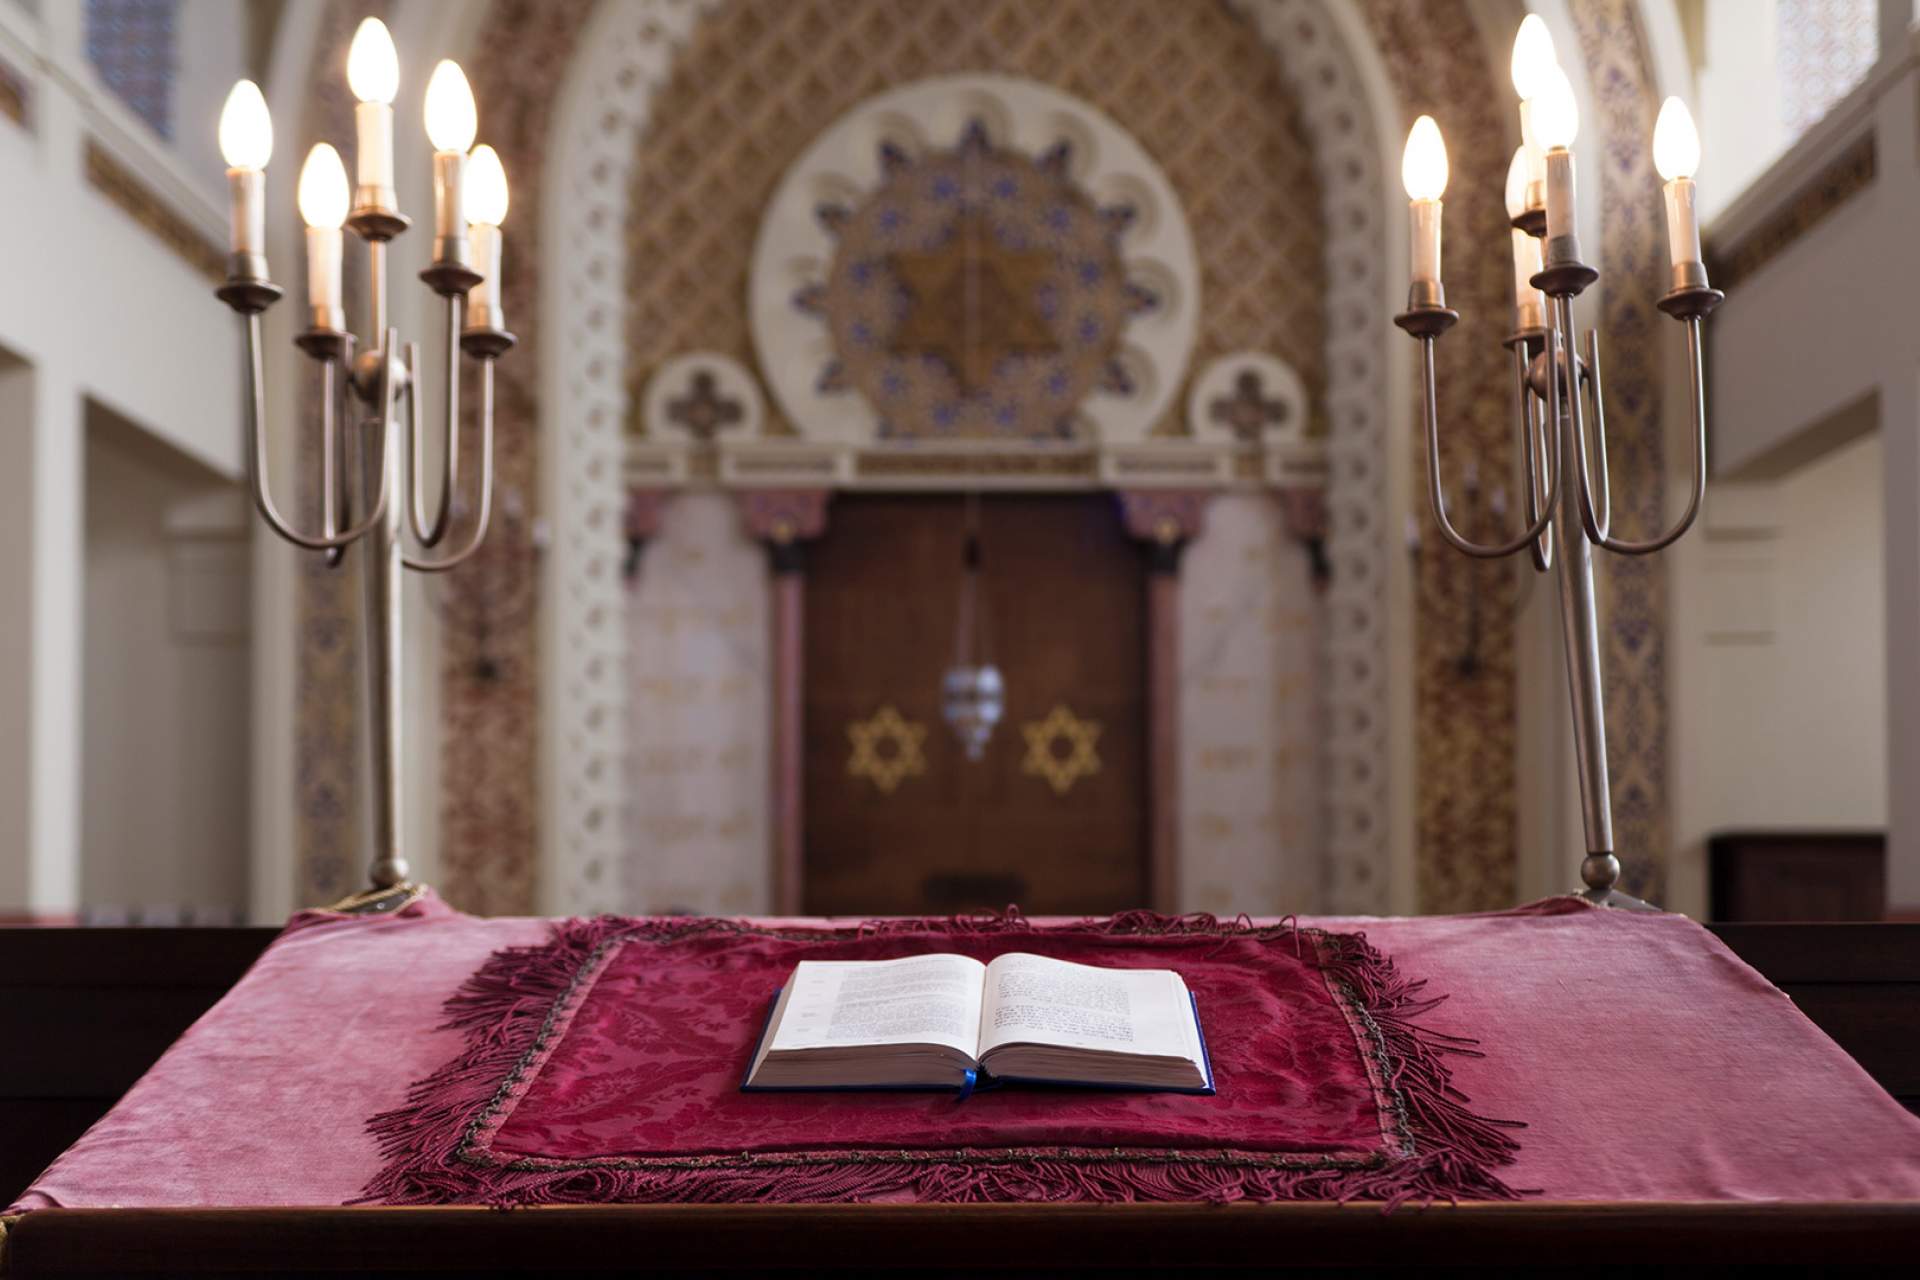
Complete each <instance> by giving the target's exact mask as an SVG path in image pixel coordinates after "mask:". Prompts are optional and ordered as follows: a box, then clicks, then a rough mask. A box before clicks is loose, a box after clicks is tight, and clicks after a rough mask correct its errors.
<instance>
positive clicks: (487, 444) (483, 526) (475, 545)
mask: <svg viewBox="0 0 1920 1280" xmlns="http://www.w3.org/2000/svg"><path fill="white" fill-rule="evenodd" d="M454 350H455V351H456V353H457V352H458V350H459V348H458V347H455V348H454ZM456 358H457V356H456ZM449 434H450V435H452V436H454V437H456V438H457V437H458V436H459V434H460V420H459V419H458V418H454V419H453V420H452V425H451V426H450V427H449ZM448 449H449V451H451V449H452V445H451V444H449V445H448ZM451 501H452V499H451V498H450V497H449V499H448V502H449V505H450V504H451ZM492 520H493V360H492V359H491V358H487V359H483V360H481V362H480V510H479V514H478V515H477V516H476V517H475V518H474V522H473V533H472V535H471V536H470V537H469V538H468V539H467V544H466V545H465V546H463V547H461V548H460V549H459V550H458V551H456V552H453V553H452V554H451V555H448V556H445V557H443V558H442V559H439V560H416V559H415V558H414V557H412V556H402V557H401V563H403V564H405V565H406V567H407V568H409V569H412V570H414V571H415V572H418V573H445V572H446V571H447V570H449V569H451V568H453V567H454V566H456V565H458V564H461V563H462V562H464V561H466V560H467V559H468V558H469V557H471V556H472V555H473V553H474V552H476V551H478V550H479V549H480V544H481V543H482V542H484V541H485V540H486V537H487V525H488V524H490V523H491V522H492ZM429 545H430V544H429Z"/></svg>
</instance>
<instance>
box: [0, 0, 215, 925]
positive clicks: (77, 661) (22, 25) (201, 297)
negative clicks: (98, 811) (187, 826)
mask: <svg viewBox="0 0 1920 1280" xmlns="http://www.w3.org/2000/svg"><path fill="white" fill-rule="evenodd" d="M205 2H207V3H211V0H205ZM229 12H230V13H231V14H232V15H234V20H235V21H238V15H240V14H241V13H242V12H243V10H242V8H241V6H240V4H239V3H238V0H231V7H230V10H229ZM84 16H85V6H84V5H82V4H78V3H61V4H50V5H46V6H44V7H43V8H42V9H41V10H40V12H39V13H38V14H37V15H36V14H35V13H34V12H32V11H30V10H25V9H22V8H20V7H19V6H16V5H12V4H0V58H3V59H5V61H6V62H7V64H8V66H9V68H10V69H11V71H12V72H13V73H14V74H15V75H16V76H18V77H19V79H20V80H21V81H22V83H23V84H24V85H25V88H26V91H27V97H28V99H29V111H28V115H27V124H26V125H24V126H22V125H20V124H17V123H15V122H14V121H12V120H10V119H4V118H0V182H4V188H5V191H6V198H5V199H4V200H0V243H4V244H6V245H8V246H11V247H12V249H13V250H14V251H13V252H11V253H9V255H8V258H7V264H8V276H7V286H6V288H5V289H0V349H5V350H7V351H9V352H11V353H12V358H13V361H14V363H16V364H17V365H18V366H19V367H18V368H17V369H15V370H13V371H11V372H9V373H7V374H6V375H5V377H4V379H3V380H4V382H5V384H6V385H5V388H4V389H0V407H3V408H4V411H5V413H6V415H7V418H8V421H7V422H6V423H5V426H4V430H5V436H6V440H7V442H8V444H9V445H10V446H11V449H10V452H9V455H8V456H9V457H10V458H11V459H12V460H13V466H12V467H11V468H10V470H11V471H12V472H13V474H12V476H11V478H10V480H9V482H8V483H9V485H10V486H11V487H13V488H14V489H15V490H16V491H15V492H13V493H10V494H7V495H5V496H6V497H8V498H9V499H10V503H9V506H10V510H9V515H8V520H9V521H10V522H12V523H13V525H14V528H13V529H11V530H10V532H12V533H13V534H14V536H13V537H12V538H11V539H10V540H9V542H8V543H7V545H8V547H9V559H10V560H12V561H13V563H12V564H11V565H10V566H9V568H8V570H7V571H6V572H7V577H6V579H5V580H4V585H5V586H6V587H7V588H8V596H7V598H6V603H7V608H8V610H9V612H11V614H12V615H13V620H12V621H10V622H9V624H8V626H7V627H6V629H5V630H6V636H5V640H4V643H0V660H3V661H5V662H6V663H7V670H5V671H4V672H0V689H6V690H11V691H15V692H17V691H18V690H19V689H21V688H23V687H24V689H25V691H26V693H25V706H24V707H19V706H14V705H11V704H12V703H14V702H16V701H18V699H16V698H14V697H13V694H12V693H7V694H0V698H4V699H6V701H0V708H4V709H5V710H6V711H7V712H8V714H9V718H8V721H7V723H6V724H5V726H4V728H5V731H6V736H8V737H9V738H11V739H13V740H14V743H13V744H10V746H9V748H8V749H7V750H5V751H0V770H4V773H5V776H4V778H0V800H4V801H7V802H8V809H9V813H10V814H11V815H12V816H13V826H15V827H16V828H19V830H17V831H9V832H8V838H7V840H6V843H5V844H4V845H0V915H8V914H19V913H26V914H31V915H34V916H38V917H42V918H59V917H61V916H64V915H67V914H70V913H71V912H73V911H74V909H75V908H76V907H77V906H78V905H79V901H80V888H81V874H80V861H81V859H80V847H81V834H80V825H81V823H80V816H81V806H82V774H81V716H82V710H81V707H82V695H81V690H82V682H81V656H82V652H83V648H84V641H83V630H84V612H83V598H84V594H85V589H84V578H85V574H84V558H83V548H84V518H85V517H84V512H85V507H86V500H85V499H86V494H85V483H84V470H85V457H84V455H85V447H84V446H85V430H84V426H83V415H82V405H83V404H85V403H93V404H96V405H99V406H104V407H107V408H110V409H113V410H115V411H116V412H118V413H120V414H121V415H122V416H124V417H126V418H127V419H129V420H132V421H137V422H138V423H139V424H140V426H141V428H142V429H143V430H145V431H147V432H149V433H151V434H152V435H154V436H156V437H158V438H160V439H162V440H165V441H167V442H169V443H170V444H171V445H172V446H173V447H174V448H176V449H178V450H179V451H180V452H181V453H183V454H185V455H186V456H187V457H190V458H192V459H195V460H196V461H198V462H199V463H200V464H201V465H203V466H205V467H207V468H210V469H212V470H213V471H216V472H219V473H221V474H225V475H232V474H234V473H236V472H237V470H238V466H239V457H240V455H239V448H238V445H239V418H238V408H239V397H240V391H239V387H240V381H239V379H240V363H239V360H238V358H237V354H238V349H237V342H236V331H235V328H234V322H233V319H232V317H231V316H230V315H229V314H227V313H226V311H225V309H224V308H222V307H220V306H219V305H218V304H217V303H216V302H214V301H213V300H212V298H211V297H210V296H209V294H210V291H211V283H210V282H209V281H208V279H207V278H206V277H205V276H204V275H203V274H201V272H200V271H199V270H197V269H195V268H194V267H193V266H192V265H190V264H189V263H188V262H187V261H186V260H184V259H183V258H182V257H180V256H179V255H178V254H177V253H176V252H174V251H173V250H172V249H171V248H169V247H168V246H167V245H166V244H165V243H164V242H163V241H162V240H161V239H160V238H159V237H157V236H156V235H155V234H154V233H153V232H152V231H149V230H148V229H147V228H146V227H145V226H143V225H141V224H140V223H139V222H137V221H136V220H135V219H134V218H133V217H132V216H130V215H129V214H128V213H127V212H126V211H125V210H123V209H121V208H119V207H118V206H116V205H115V204H114V203H112V202H111V201H109V200H108V199H107V198H106V197H105V196H104V195H102V194H101V192H99V191H98V190H97V189H95V187H94V186H93V184H92V182H91V181H90V180H89V178H88V177H87V170H86V155H87V151H88V148H89V146H98V147H99V148H101V149H102V150H104V151H105V152H106V153H107V154H109V155H110V156H112V157H113V159H114V160H115V162H116V163H117V164H118V165H119V166H120V167H121V168H123V169H125V170H126V171H127V172H129V173H131V174H133V175H135V177H136V178H137V180H138V182H139V184H140V185H141V186H142V187H143V188H144V189H145V191H146V193H147V195H148V196H149V197H150V198H151V200H152V201H153V202H154V204H155V205H156V206H157V207H159V208H163V209H165V210H166V211H167V212H168V213H169V214H171V215H172V216H173V217H175V218H177V219H179V220H180V221H181V222H183V223H184V224H186V225H187V226H189V227H191V228H194V229H195V230H196V231H198V232H199V233H200V234H201V235H202V236H203V237H204V238H205V239H207V240H208V241H209V242H210V243H211V244H214V245H216V246H218V245H224V243H225V240H226V234H227V232H226V219H225V215H224V211H223V204H222V202H223V199H224V195H223V187H224V183H223V180H222V177H221V174H220V172H219V171H217V170H215V171H211V172H196V171H194V170H193V169H192V168H191V167H190V166H189V165H188V164H187V163H184V162H183V161H182V159H181V157H180V155H179V154H177V153H175V152H174V151H172V150H171V149H170V148H168V147H166V146H165V145H164V144H162V143H161V142H160V141H159V140H158V139H157V138H156V137H155V136H154V134H153V132H152V131H151V130H150V129H148V128H147V127H146V125H145V123H144V122H142V121H140V120H138V119H137V118H136V117H134V116H133V115H132V113H131V112H130V111H128V110H127V109H126V108H125V106H124V105H123V104H121V103H120V102H119V101H118V100H117V99H115V98H114V97H113V95H112V94H111V93H109V92H107V91H106V90H105V89H104V88H103V87H102V86H101V85H100V84H99V82H98V80H97V78H96V77H95V76H94V74H93V71H92V67H91V65H90V64H89V63H88V61H87V59H86V53H85V47H84ZM205 70H206V73H207V74H213V71H212V70H211V69H205ZM235 70H236V71H237V70H238V69H237V68H236V69H235ZM222 78H224V79H231V77H222Z"/></svg>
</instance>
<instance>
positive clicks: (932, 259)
mask: <svg viewBox="0 0 1920 1280" xmlns="http://www.w3.org/2000/svg"><path fill="white" fill-rule="evenodd" d="M1073 154H1074V152H1073V148H1072V147H1071V145H1069V144H1068V143H1067V142H1065V141H1057V142H1054V143H1053V144H1051V145H1049V146H1047V147H1045V148H1044V149H1042V150H1041V151H1039V152H1038V153H1037V154H1029V153H1026V152H1022V151H1017V150H1014V149H1012V148H1009V147H1005V146H999V145H996V144H995V141H994V139H993V137H992V135H991V131H990V130H989V129H988V128H987V126H986V124H985V123H984V122H983V121H981V120H977V119H976V120H971V121H969V122H968V123H967V124H966V126H965V127H964V128H963V130H962V131H961V133H960V135H959V137H958V138H956V139H955V140H954V142H953V143H952V145H950V146H948V147H945V148H941V147H938V146H935V147H929V148H927V149H924V150H912V151H910V150H908V149H907V148H905V147H903V146H900V145H897V144H880V145H879V146H878V148H877V160H878V163H877V166H876V168H877V170H878V173H879V178H878V181H877V182H876V184H875V186H874V187H873V188H872V189H871V190H869V191H867V192H865V193H864V194H863V195H861V196H859V197H857V198H851V199H849V200H847V201H845V202H840V201H822V202H821V203H820V205H819V206H818V207H817V208H816V209H815V210H814V216H815V218H816V219H817V220H818V222H819V224H820V226H821V227H822V228H823V229H825V230H826V231H827V232H828V233H829V234H830V235H831V236H832V237H833V239H834V251H833V258H832V261H831V262H830V263H829V265H828V268H827V271H826V275H825V278H824V280H823V281H822V282H821V283H820V284H819V285H817V286H809V287H808V288H806V289H803V290H801V291H799V292H798V293H796V295H795V304H796V306H797V307H798V308H799V309H800V310H801V311H803V312H804V313H805V314H808V315H812V316H817V317H818V318H819V319H820V320H821V321H822V322H823V323H824V324H825V325H826V326H827V330H828V333H829V335H830V337H831V340H832V345H833V355H832V356H831V357H830V358H829V359H828V360H827V361H825V362H824V363H823V366H822V369H821V371H820V374H819V376H818V380H817V386H818V387H819V389H820V390H821V392H822V393H827V392H833V391H846V390H851V391H856V392H858V393H859V394H860V395H862V396H863V397H864V398H865V399H866V401H867V402H868V403H869V404H870V405H873V406H874V407H875V408H876V410H881V409H882V408H884V411H883V412H877V413H876V417H877V418H878V420H879V422H880V428H879V429H880V431H881V434H882V435H883V436H884V437H885V438H887V439H889V440H895V441H900V442H903V443H904V442H907V441H911V440H914V439H919V438H939V439H969V438H979V439H1023V438H1024V439H1045V440H1055V439H1061V438H1071V437H1072V435H1073V433H1074V432H1075V431H1077V430H1078V429H1079V425H1078V424H1079V423H1080V422H1082V421H1083V419H1082V417H1081V415H1080V414H1079V413H1078V409H1079V406H1080V405H1081V403H1082V402H1083V401H1085V400H1086V399H1087V397H1088V396H1090V395H1092V394H1094V393H1095V392H1100V393H1102V394H1130V393H1131V392H1132V385H1131V380H1129V379H1127V378H1126V377H1125V375H1124V370H1119V371H1116V370H1117V366H1116V364H1115V357H1116V355H1117V353H1118V351H1119V345H1120V342H1121V339H1122V337H1123V336H1124V334H1125V331H1126V327H1127V325H1128V324H1129V323H1130V322H1131V321H1132V319H1133V318H1134V317H1135V316H1136V315H1138V314H1140V313H1142V312H1143V311H1146V310H1150V309H1151V308H1152V307H1153V306H1154V305H1156V304H1157V299H1156V298H1155V296H1154V294H1153V292H1152V290H1150V289H1148V288H1146V287H1145V286H1143V285H1135V284H1133V283H1131V282H1130V281H1129V280H1128V279H1127V264H1126V262H1125V261H1124V259H1123V257H1122V255H1121V250H1120V233H1121V232H1122V231H1124V230H1125V228H1126V227H1127V226H1129V225H1130V224H1131V223H1132V221H1133V217H1134V214H1133V210H1132V208H1131V207H1129V206H1125V205H1116V206H1102V205H1101V204H1100V203H1099V202H1098V201H1096V200H1095V199H1094V198H1093V197H1092V196H1091V195H1090V194H1089V193H1088V192H1087V191H1086V190H1085V189H1084V188H1082V187H1080V186H1079V185H1077V184H1076V183H1075V182H1074V181H1073V179H1072V177H1071V174H1070V170H1071V168H1072V161H1073Z"/></svg>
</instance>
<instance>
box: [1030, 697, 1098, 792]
mask: <svg viewBox="0 0 1920 1280" xmlns="http://www.w3.org/2000/svg"><path fill="white" fill-rule="evenodd" d="M1020 732H1021V733H1023V734H1025V735H1026V739H1027V756H1026V759H1024V760H1022V761H1021V762H1020V772H1022V773H1025V774H1028V775H1032V776H1038V777H1041V778H1045V779H1046V780H1047V785H1048V786H1050V787H1052V788H1053V794H1055V795H1057V796H1063V795H1065V794H1067V792H1069V791H1071V790H1073V784H1074V783H1076V782H1078V781H1080V779H1082V778H1091V777H1092V776H1093V775H1094V774H1096V773H1098V772H1100V754H1099V752H1097V751H1095V750H1094V745H1095V744H1096V743H1097V742H1099V741H1100V722H1099V721H1098V720H1082V719H1081V718H1080V717H1079V716H1076V715H1074V714H1073V712H1072V711H1071V710H1069V709H1068V707H1067V704H1066V703H1064V702H1056V703H1054V704H1053V710H1051V711H1049V712H1047V715H1046V718H1045V719H1044V720H1029V721H1027V722H1026V723H1025V724H1023V725H1021V726H1020Z"/></svg>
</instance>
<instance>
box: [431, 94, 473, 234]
mask: <svg viewBox="0 0 1920 1280" xmlns="http://www.w3.org/2000/svg"><path fill="white" fill-rule="evenodd" d="M426 121H427V138H428V140H429V141H431V142H432V143H433V260H434V261H435V262H453V263H460V264H462V265H464V264H465V263H466V261H467V215H466V169H467V151H468V150H469V149H470V148H471V147H472V146H473V135H474V132H475V130H476V128H477V127H478V123H479V122H478V119H477V113H476V110H475V107H474V104H473V90H472V89H471V88H470V87H468V85H467V77H466V73H465V72H463V71H461V70H460V64H459V63H457V62H454V61H452V60H450V59H442V60H441V62H440V65H438V66H436V67H435V68H434V69H433V75H432V77H431V78H429V79H428V81H427V102H426Z"/></svg>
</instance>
